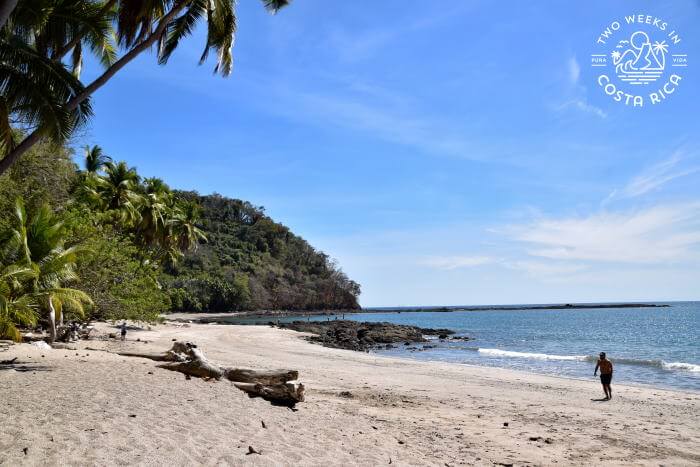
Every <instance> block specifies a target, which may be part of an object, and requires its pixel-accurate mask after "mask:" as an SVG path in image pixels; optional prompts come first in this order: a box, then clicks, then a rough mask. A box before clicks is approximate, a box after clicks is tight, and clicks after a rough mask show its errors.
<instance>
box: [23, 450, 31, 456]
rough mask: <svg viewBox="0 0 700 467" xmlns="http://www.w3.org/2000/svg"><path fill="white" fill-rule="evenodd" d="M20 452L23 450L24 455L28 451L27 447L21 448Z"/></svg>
mask: <svg viewBox="0 0 700 467" xmlns="http://www.w3.org/2000/svg"><path fill="white" fill-rule="evenodd" d="M22 452H23V453H24V455H25V456H26V455H27V453H28V452H29V448H22Z"/></svg>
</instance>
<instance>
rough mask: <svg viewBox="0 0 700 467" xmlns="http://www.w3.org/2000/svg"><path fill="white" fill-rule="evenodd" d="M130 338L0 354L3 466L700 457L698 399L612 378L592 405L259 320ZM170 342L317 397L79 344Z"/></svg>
mask: <svg viewBox="0 0 700 467" xmlns="http://www.w3.org/2000/svg"><path fill="white" fill-rule="evenodd" d="M100 328H101V331H103V332H107V331H108V330H109V331H110V332H114V330H113V329H112V328H108V326H107V325H106V324H101V325H100ZM128 337H129V340H128V341H127V342H126V343H121V342H115V341H99V340H93V341H82V342H80V343H77V344H76V347H77V350H56V349H52V350H40V349H37V348H36V347H33V346H31V345H29V344H21V345H14V346H11V347H10V349H9V350H7V351H4V352H0V360H5V359H9V358H13V357H15V356H16V357H18V362H16V363H15V365H11V366H5V367H3V369H0V394H2V403H1V404H0V417H2V425H1V426H2V429H0V464H3V465H59V464H61V465H131V464H141V465H195V464H203V465H230V464H235V465H237V464H252V465H388V464H392V465H442V466H445V465H460V464H469V465H471V464H476V465H494V464H501V465H507V464H513V465H527V464H534V465H552V464H561V465H600V464H615V465H660V464H663V465H699V464H700V419H699V415H700V412H699V411H698V407H699V402H700V394H698V393H685V392H680V391H668V390H662V389H654V388H645V387H632V386H622V385H617V384H613V390H614V399H613V401H611V402H596V401H593V400H592V399H597V398H600V397H601V395H602V390H601V388H600V385H599V383H598V381H597V380H596V379H594V378H593V377H591V379H590V381H579V380H573V379H565V378H556V377H548V376H540V375H534V374H528V373H521V372H516V371H511V370H503V369H494V368H481V367H473V366H465V365H457V364H447V363H426V362H417V361H411V360H403V359H393V358H385V357H379V356H376V355H373V354H364V353H358V352H352V351H347V350H336V349H328V348H324V347H320V346H317V345H315V344H311V343H308V342H306V341H304V340H303V339H302V335H301V334H299V333H296V332H293V331H284V330H278V329H272V328H269V327H262V326H259V327H252V326H222V325H198V324H192V325H189V326H188V327H186V326H176V325H172V324H165V325H158V326H155V327H154V328H153V330H142V331H131V332H129V335H128ZM137 338H138V339H141V340H142V341H143V340H146V341H148V343H144V342H136V341H135V340H136V339H137ZM172 339H179V340H189V341H192V342H195V343H197V344H198V345H199V346H200V347H201V348H202V349H203V350H204V352H205V353H206V355H207V356H208V358H209V359H210V360H212V361H215V362H217V363H221V364H224V365H227V366H237V367H245V368H255V369H278V368H289V369H296V370H299V372H300V380H301V381H302V382H303V383H304V384H305V385H306V387H307V393H306V394H307V400H306V402H303V403H301V404H298V406H297V409H298V410H296V411H292V410H290V409H288V408H284V407H275V406H272V405H271V404H270V403H268V402H266V401H264V400H262V399H250V398H249V397H248V396H247V395H245V394H244V393H243V392H241V391H239V390H238V389H236V388H235V387H233V386H232V384H231V383H230V382H206V381H204V380H201V379H197V378H192V379H191V380H187V379H186V378H185V376H184V375H182V374H180V373H175V372H170V371H167V370H164V369H160V368H157V367H156V365H157V363H156V362H153V361H150V360H145V359H140V358H129V357H120V356H117V355H115V354H113V353H109V352H105V351H96V350H85V348H86V347H92V348H101V349H105V350H131V351H143V352H149V351H154V352H155V351H164V350H166V349H168V348H169V347H170V345H171V343H172ZM18 363H21V364H19V365H18ZM21 368H25V369H29V371H17V369H21ZM592 371H593V369H592V368H591V373H592ZM613 383H614V381H613ZM343 392H348V393H349V394H341V393H343ZM263 422H264V424H265V426H266V427H263ZM506 423H507V426H504V424H506ZM249 446H252V447H253V448H254V449H255V450H257V451H259V452H260V454H251V455H246V453H247V452H248V447H249Z"/></svg>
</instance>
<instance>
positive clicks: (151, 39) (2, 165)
mask: <svg viewBox="0 0 700 467" xmlns="http://www.w3.org/2000/svg"><path fill="white" fill-rule="evenodd" d="M0 1H3V0H0ZM191 1H192V0H185V1H182V2H180V3H178V4H177V5H176V6H174V7H173V9H172V10H170V11H169V12H168V13H167V14H166V15H165V16H163V18H162V19H161V20H160V21H159V22H158V27H157V28H156V29H155V31H153V32H152V33H151V35H150V36H148V38H147V39H145V40H143V41H142V42H140V43H139V44H138V45H137V46H135V47H134V48H133V49H131V50H130V51H129V52H127V53H126V54H125V55H124V56H123V57H122V58H120V59H119V60H117V61H116V62H114V64H113V65H112V66H111V67H109V68H107V70H105V72H104V73H102V75H100V76H99V77H98V78H97V79H95V81H93V82H92V83H90V84H89V85H87V86H86V87H85V89H84V90H83V92H81V93H80V94H78V95H77V96H75V97H73V98H72V99H71V100H69V101H68V102H67V103H66V109H67V110H69V111H72V110H75V109H76V108H77V107H78V106H79V105H80V104H81V103H82V102H83V101H85V99H87V98H88V97H90V96H91V95H92V94H93V93H94V92H95V91H97V90H98V89H100V88H101V87H102V86H104V85H105V84H106V83H107V81H109V80H110V79H111V78H112V76H114V75H115V74H116V73H117V72H118V71H119V70H121V69H122V68H124V66H126V65H127V64H128V63H129V62H131V61H132V60H133V59H134V58H136V57H137V56H138V55H139V54H140V53H141V52H143V51H144V50H146V49H148V48H150V47H151V46H152V45H153V44H154V43H155V42H156V41H157V40H158V38H159V37H160V36H161V34H163V33H164V32H165V28H166V26H167V25H168V23H169V22H170V21H172V20H173V19H174V18H175V17H176V16H177V15H178V14H179V13H180V12H181V11H182V10H183V8H185V6H187V5H188V4H189V3H190V2H191ZM41 136H42V135H41V132H40V131H39V129H37V130H34V131H33V132H32V133H30V134H29V136H27V137H26V138H24V139H23V140H22V142H21V143H19V144H18V145H17V146H16V147H15V148H14V149H13V150H12V151H10V152H8V153H7V155H6V156H5V157H4V158H3V159H0V175H2V174H3V173H5V172H6V171H7V169H9V168H10V166H11V165H12V164H14V163H15V162H16V161H17V160H18V159H19V158H20V157H21V156H22V154H24V153H25V152H27V150H28V149H29V148H31V147H32V146H34V145H35V144H36V143H38V142H39V140H40V139H41Z"/></svg>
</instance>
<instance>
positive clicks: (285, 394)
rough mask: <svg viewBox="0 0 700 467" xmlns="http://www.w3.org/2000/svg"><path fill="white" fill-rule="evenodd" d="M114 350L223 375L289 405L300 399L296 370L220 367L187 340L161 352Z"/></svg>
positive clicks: (208, 375)
mask: <svg viewBox="0 0 700 467" xmlns="http://www.w3.org/2000/svg"><path fill="white" fill-rule="evenodd" d="M118 354H119V355H122V356H125V357H140V358H148V359H151V360H155V361H157V362H165V363H163V364H161V365H158V367H159V368H165V369H166V370H171V371H179V372H180V373H184V374H186V375H189V376H195V377H197V378H205V379H217V380H220V379H227V380H229V381H231V382H233V384H234V386H236V387H237V388H238V389H240V390H242V391H244V392H246V393H248V395H250V396H251V397H262V398H263V399H265V400H268V401H270V402H272V403H275V404H280V405H285V406H290V407H293V406H294V405H295V404H296V403H297V402H303V401H304V385H303V384H301V383H297V382H294V381H296V380H297V379H298V378H299V372H298V371H295V370H278V371H255V370H247V369H241V368H225V367H220V366H218V365H216V364H214V363H212V362H210V361H209V360H207V358H206V357H205V356H204V352H202V351H201V349H199V348H198V347H197V346H196V345H195V344H193V343H191V342H180V341H177V342H174V343H173V346H172V348H171V349H170V350H168V351H167V352H165V353H162V354H152V353H138V352H118Z"/></svg>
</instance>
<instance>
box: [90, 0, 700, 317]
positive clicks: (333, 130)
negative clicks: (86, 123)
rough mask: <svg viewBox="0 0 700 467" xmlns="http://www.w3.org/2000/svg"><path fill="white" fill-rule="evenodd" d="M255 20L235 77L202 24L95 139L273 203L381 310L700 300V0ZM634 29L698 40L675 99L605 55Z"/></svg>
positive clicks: (150, 66) (333, 7)
mask: <svg viewBox="0 0 700 467" xmlns="http://www.w3.org/2000/svg"><path fill="white" fill-rule="evenodd" d="M629 15H650V16H651V17H652V18H654V17H656V18H660V19H661V20H663V21H664V22H667V23H668V29H671V30H674V31H676V32H677V34H678V38H679V39H680V42H679V43H677V44H676V43H674V41H673V40H672V38H669V37H664V34H666V33H668V32H669V31H668V29H667V30H666V31H665V32H663V33H662V32H659V31H658V30H656V29H654V28H658V26H654V25H653V24H652V25H647V24H644V25H643V26H634V25H631V26H630V25H628V24H625V20H624V18H625V16H629ZM238 20H239V28H238V34H237V38H236V45H235V48H234V60H235V63H234V70H233V73H232V75H231V76H230V77H229V78H225V79H224V78H221V77H219V76H215V75H213V74H212V70H213V67H214V63H213V62H211V61H210V62H208V63H206V64H204V65H202V66H199V65H198V59H199V56H200V54H201V50H202V48H203V46H204V38H203V35H202V32H201V30H198V31H197V32H196V33H195V35H194V36H193V37H191V38H189V39H188V40H187V41H186V42H184V43H182V44H181V46H180V48H179V49H178V50H177V52H176V53H175V54H174V56H173V57H172V59H171V60H170V62H169V63H168V64H167V65H166V66H159V65H157V63H156V60H155V57H154V56H153V55H152V54H144V55H143V56H141V57H139V58H138V59H137V60H135V61H134V62H132V63H130V64H129V65H128V66H127V67H126V68H125V69H124V70H122V71H121V72H120V73H119V74H118V75H117V76H116V77H115V78H114V79H113V80H112V81H111V82H110V83H109V84H108V85H107V86H106V87H104V88H103V89H101V90H99V91H98V92H97V94H96V95H95V96H94V100H93V107H94V111H95V118H94V119H93V121H92V123H91V125H90V127H89V129H88V130H87V131H86V133H85V135H84V136H83V137H82V138H81V141H80V142H79V143H80V144H99V145H101V146H102V147H103V148H104V150H105V151H106V152H107V153H108V154H109V155H111V156H112V157H113V158H114V159H118V160H126V161H127V162H128V163H129V164H131V165H134V166H136V167H137V168H138V170H139V172H140V173H141V174H143V175H145V176H158V177H161V178H163V179H164V180H166V181H167V182H168V183H169V184H170V185H171V186H172V187H175V188H179V189H193V190H197V191H199V192H200V193H202V194H208V193H212V192H217V193H221V194H223V195H226V196H229V197H234V198H240V199H244V200H248V201H250V202H252V203H253V204H255V205H260V206H264V207H265V209H266V212H267V213H268V214H269V215H270V216H271V217H272V218H273V219H275V220H276V221H279V222H282V223H283V224H285V225H287V226H288V227H290V228H291V229H292V231H293V232H295V233H297V234H299V235H301V236H302V237H304V238H305V239H307V240H308V241H309V242H310V243H311V244H312V245H314V246H315V247H316V248H318V249H320V250H323V251H325V252H326V253H328V254H329V255H330V256H331V257H333V258H336V259H337V260H338V262H339V264H340V266H341V267H342V268H343V270H344V271H345V272H346V273H347V274H348V275H349V277H350V278H352V279H354V280H356V281H358V282H359V283H360V284H361V286H362V296H361V298H360V302H361V304H362V305H363V306H365V307H369V306H410V305H465V304H513V303H552V302H602V301H648V300H659V301H660V300H697V299H700V286H699V284H700V183H699V182H700V132H698V130H699V122H698V114H697V109H698V104H700V81H699V79H700V75H699V72H700V29H699V28H697V24H698V23H700V3H698V2H697V1H696V0H672V1H671V0H666V1H662V0H656V1H616V2H610V1H608V0H592V1H586V2H556V1H544V0H539V1H532V2H521V1H515V0H504V1H500V2H492V1H488V0H483V1H469V0H464V1H458V2H426V1H424V0H420V1H418V0H416V1H413V0H401V1H398V0H397V1H394V0H383V1H381V2H375V1H370V0H361V1H354V2H341V1H333V2H331V1H327V0H294V1H293V3H292V5H291V6H290V7H288V8H286V9H284V10H282V11H281V12H280V13H279V14H277V15H274V16H273V15H270V14H268V13H266V12H265V10H264V9H263V8H262V7H261V5H260V2H257V1H255V0H241V1H240V2H239V6H238ZM616 20H618V21H620V22H621V24H622V26H621V28H620V30H619V33H618V32H615V34H618V35H616V36H614V37H615V38H614V40H613V39H609V40H608V39H605V42H606V44H600V43H598V42H597V41H598V39H599V37H600V35H601V31H603V30H605V29H606V28H609V27H611V25H612V24H613V22H614V21H616ZM634 27H638V28H646V30H647V31H651V32H650V33H649V34H651V35H652V36H654V37H655V38H661V39H663V38H665V39H666V40H667V42H668V43H669V44H670V45H671V50H670V51H669V54H671V53H673V54H686V55H687V67H675V68H671V67H670V65H669V63H667V66H666V69H665V71H664V73H665V74H664V75H663V76H662V77H661V79H660V80H659V81H658V82H655V83H651V85H650V86H647V88H648V89H652V88H654V86H655V87H656V88H661V87H662V85H663V84H664V83H665V82H667V81H668V78H669V77H670V76H671V73H672V72H673V73H676V72H678V73H680V75H682V79H681V81H680V82H678V83H677V85H675V86H673V88H674V89H673V90H674V92H673V93H672V94H669V95H668V96H667V98H666V99H664V100H663V101H662V102H659V103H657V104H651V103H650V101H649V99H647V100H646V102H645V103H644V105H642V106H641V107H640V106H637V107H634V106H632V105H625V103H624V101H623V102H616V101H615V100H614V99H613V96H609V95H607V94H606V93H605V89H604V88H603V87H602V86H600V85H599V78H598V77H599V75H600V74H601V68H596V67H592V66H591V54H606V53H609V52H610V51H612V50H614V46H613V45H614V43H615V42H617V40H621V39H623V38H624V37H627V36H629V35H630V33H631V32H633V31H635V30H636V29H630V28H634ZM625 34H627V36H625ZM695 57H698V61H697V62H696V61H695ZM667 60H669V62H670V60H671V59H670V55H669V58H667ZM606 70H607V68H606ZM98 71H99V70H98V68H97V66H95V65H94V64H92V66H89V67H88V69H87V70H86V71H85V72H84V75H83V78H84V79H86V80H89V79H90V77H91V76H95V74H96V73H97V72H98ZM613 75H614V73H613ZM613 79H617V78H615V77H614V76H613ZM617 83H618V84H619V82H617ZM623 87H624V86H622V85H621V86H620V89H622V88H623ZM628 87H629V86H628ZM609 89H610V88H609ZM616 89H617V88H616ZM625 89H627V88H625ZM630 89H632V88H630ZM635 89H636V88H635ZM639 94H640V95H647V94H648V92H647V91H646V90H645V91H640V93H639Z"/></svg>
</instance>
